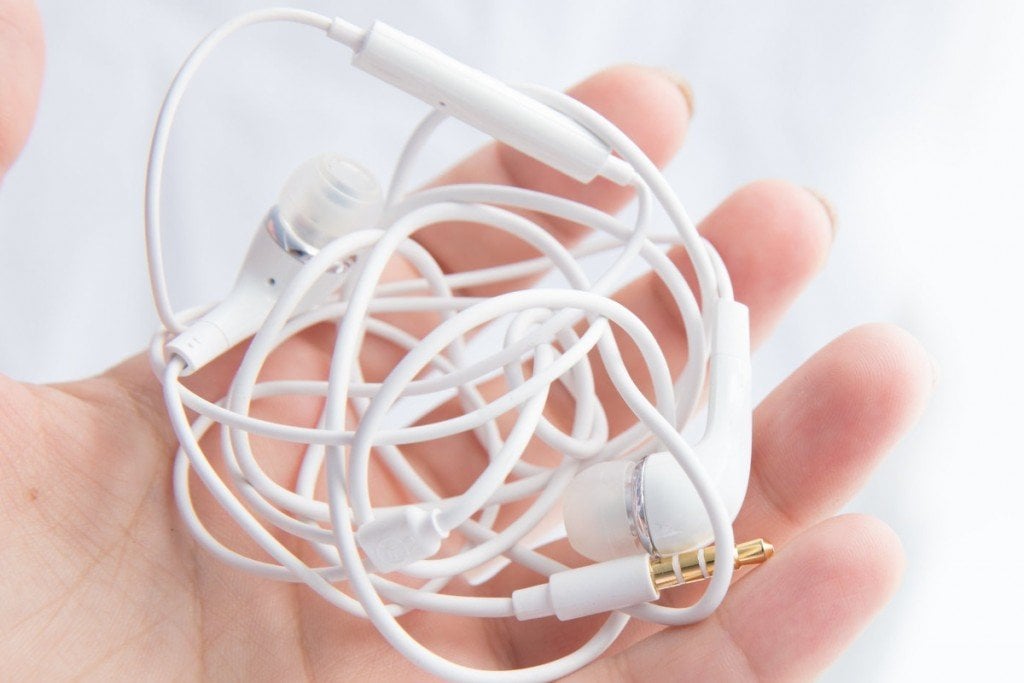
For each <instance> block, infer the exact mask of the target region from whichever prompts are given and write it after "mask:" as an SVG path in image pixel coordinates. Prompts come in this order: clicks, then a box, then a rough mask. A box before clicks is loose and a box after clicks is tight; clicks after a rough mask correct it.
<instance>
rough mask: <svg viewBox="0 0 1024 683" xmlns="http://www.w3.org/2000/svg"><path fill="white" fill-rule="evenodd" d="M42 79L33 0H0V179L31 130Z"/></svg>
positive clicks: (40, 28)
mask: <svg viewBox="0 0 1024 683" xmlns="http://www.w3.org/2000/svg"><path fill="white" fill-rule="evenodd" d="M42 79H43V26H42V22H41V21H40V19H39V12H38V11H37V10H36V6H35V3H33V2H31V1H30V0H0V180H2V178H3V175H4V174H5V173H6V172H7V170H8V169H9V168H10V167H11V165H12V164H13V163H14V160H15V159H17V158H18V154H20V153H21V150H22V148H23V147H24V146H25V141H26V140H27V139H28V134H29V131H31V130H32V122H33V120H35V115H36V105H37V104H38V103H39V88H40V85H41V84H42Z"/></svg>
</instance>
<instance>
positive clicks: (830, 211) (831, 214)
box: [804, 187, 839, 240]
mask: <svg viewBox="0 0 1024 683" xmlns="http://www.w3.org/2000/svg"><path fill="white" fill-rule="evenodd" d="M804 189H805V190H807V191H808V192H810V193H811V195H813V196H814V198H815V199H817V200H818V202H819V203H820V204H821V206H822V207H823V208H824V209H825V213H826V214H827V215H828V224H829V227H830V228H831V229H832V239H833V240H835V238H836V231H837V229H838V228H839V219H838V217H837V216H836V207H834V206H832V202H830V201H829V200H827V199H825V195H823V194H822V193H820V192H818V191H817V190H814V189H811V188H809V187H805V188H804Z"/></svg>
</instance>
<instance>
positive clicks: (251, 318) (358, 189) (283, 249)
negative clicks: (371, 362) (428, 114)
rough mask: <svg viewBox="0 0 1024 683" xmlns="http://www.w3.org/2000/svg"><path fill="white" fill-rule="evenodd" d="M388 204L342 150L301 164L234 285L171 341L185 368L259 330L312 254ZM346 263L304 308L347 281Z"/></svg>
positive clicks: (368, 224)
mask: <svg viewBox="0 0 1024 683" xmlns="http://www.w3.org/2000/svg"><path fill="white" fill-rule="evenodd" d="M382 207H383V195H382V192H381V189H380V186H379V185H378V184H377V182H376V180H374V178H373V176H372V175H370V173H369V171H367V170H366V169H364V168H363V167H362V166H360V165H358V164H356V163H354V162H352V161H350V160H348V159H345V158H344V157H342V156H340V155H337V154H322V155H320V156H316V157H313V158H312V159H310V160H308V161H306V162H305V163H303V164H302V165H301V166H299V167H298V168H297V169H296V170H295V171H294V172H293V173H292V174H291V176H290V177H289V178H288V180H287V181H286V182H285V184H284V187H283V189H282V190H281V194H280V195H279V197H278V201H277V204H276V205H275V206H274V207H273V208H271V209H270V211H269V213H268V214H267V218H266V220H265V221H264V223H263V225H261V226H260V228H259V229H258V230H257V231H256V235H255V236H254V237H253V239H252V242H251V244H250V245H249V251H248V253H247V254H246V257H245V261H243V263H242V267H241V269H240V271H239V273H238V277H237V279H236V280H235V284H234V286H233V287H232V289H231V292H230V293H229V294H228V295H227V297H225V298H224V300H223V301H221V302H220V303H219V304H217V305H216V306H215V307H214V308H213V309H212V310H210V311H209V312H208V313H206V314H205V315H203V316H202V317H201V318H200V319H199V320H197V321H196V322H195V323H193V324H192V325H190V326H189V328H188V329H187V330H186V331H185V332H183V333H182V334H180V335H178V336H177V337H176V338H175V339H174V340H172V341H171V342H170V343H169V344H168V345H167V349H168V351H170V352H171V353H174V354H177V355H178V356H181V358H182V359H183V360H184V361H185V364H186V367H185V371H184V373H183V374H189V373H192V372H195V371H196V370H198V369H200V368H202V367H203V366H204V365H206V364H207V363H209V362H210V361H211V360H213V359H214V358H216V357H217V356H220V355H221V354H222V353H224V352H225V351H227V350H228V349H230V348H231V347H233V346H234V345H235V344H238V343H239V342H240V341H242V340H243V339H245V338H246V337H249V336H251V335H252V334H253V333H254V332H255V331H256V330H257V329H258V328H259V326H260V324H261V323H262V321H263V320H264V319H265V318H266V316H267V314H268V313H269V312H270V309H271V308H272V307H273V306H274V303H275V302H276V301H277V299H278V293H279V292H280V291H281V289H282V287H284V286H285V285H286V284H287V283H288V281H289V280H291V278H292V277H294V276H295V274H296V273H297V272H298V271H299V270H300V269H301V268H302V265H303V263H304V262H305V261H307V260H309V259H310V258H311V257H313V256H315V255H316V253H317V252H318V251H319V250H320V249H321V248H322V247H323V246H324V245H326V244H328V243H329V242H331V241H332V240H334V239H337V238H338V237H341V236H343V235H346V234H349V233H352V232H356V231H358V230H365V229H368V228H372V227H374V226H375V225H376V223H377V220H378V219H379V218H380V213H381V210H382ZM343 270H344V269H343V268H339V269H337V270H336V271H334V272H330V273H326V274H325V275H324V276H322V277H321V278H320V280H319V281H318V282H317V284H316V285H315V286H314V287H313V288H312V289H311V290H310V292H309V293H308V294H307V295H306V296H305V298H304V299H303V300H302V303H301V304H300V306H299V308H298V310H297V312H302V311H306V310H309V309H310V308H312V307H314V306H316V305H317V304H319V303H321V302H323V301H324V300H325V299H326V298H327V297H328V296H329V295H330V293H331V292H332V291H333V290H335V289H337V288H338V286H339V285H340V284H341V279H342V276H343Z"/></svg>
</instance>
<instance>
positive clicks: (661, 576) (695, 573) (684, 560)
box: [651, 538, 775, 591]
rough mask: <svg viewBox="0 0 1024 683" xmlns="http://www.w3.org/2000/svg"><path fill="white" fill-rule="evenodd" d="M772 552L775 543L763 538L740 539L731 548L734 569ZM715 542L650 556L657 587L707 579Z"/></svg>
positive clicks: (652, 574)
mask: <svg viewBox="0 0 1024 683" xmlns="http://www.w3.org/2000/svg"><path fill="white" fill-rule="evenodd" d="M774 554H775V547H774V546H773V545H772V544H771V543H768V542H767V541H765V540H764V539H763V538H758V539H754V540H753V541H747V542H746V543H740V544H739V545H738V546H736V548H735V550H734V551H733V566H735V567H736V568H737V569H739V568H740V567H745V566H747V565H751V564H761V563H762V562H766V561H767V560H768V559H769V558H771V556H772V555H774ZM716 555H717V553H716V551H715V546H713V545H711V546H708V547H706V548H700V549H699V550H691V551H689V552H685V553H679V554H678V555H670V556H668V557H657V558H655V557H652V558H651V579H652V580H653V581H654V586H655V588H657V589H658V590H659V591H661V590H664V589H665V588H672V587H673V586H681V585H682V584H684V583H694V582H696V581H704V580H705V579H710V578H711V576H712V575H713V574H714V573H715V561H716Z"/></svg>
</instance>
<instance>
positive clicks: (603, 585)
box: [512, 555, 658, 621]
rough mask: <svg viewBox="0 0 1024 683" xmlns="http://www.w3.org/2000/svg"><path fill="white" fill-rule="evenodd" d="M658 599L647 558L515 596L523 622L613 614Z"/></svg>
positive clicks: (584, 571) (607, 565)
mask: <svg viewBox="0 0 1024 683" xmlns="http://www.w3.org/2000/svg"><path fill="white" fill-rule="evenodd" d="M657 599H658V589H657V588H655V587H654V581H653V580H652V579H651V567H650V563H649V560H648V558H647V556H646V555H631V556H629V557H620V558H618V559H615V560H609V561H608V562H598V563H597V564H591V565H587V566H585V567H580V568H578V569H569V570H566V571H564V572H558V573H557V574H552V575H551V576H550V577H548V582H547V583H545V584H540V585H539V586H530V587H529V588H522V589H520V590H517V591H514V592H513V593H512V609H513V611H514V612H515V615H516V618H517V619H519V620H520V621H523V620H526V619H540V618H542V617H549V616H552V615H554V616H556V617H558V618H559V619H561V620H562V621H567V620H569V619H579V618H580V617H587V616H590V615H591V614H601V613H603V612H612V611H615V610H619V609H624V608H626V607H632V606H633V605H639V604H641V603H644V602H650V601H651V600H657Z"/></svg>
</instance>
